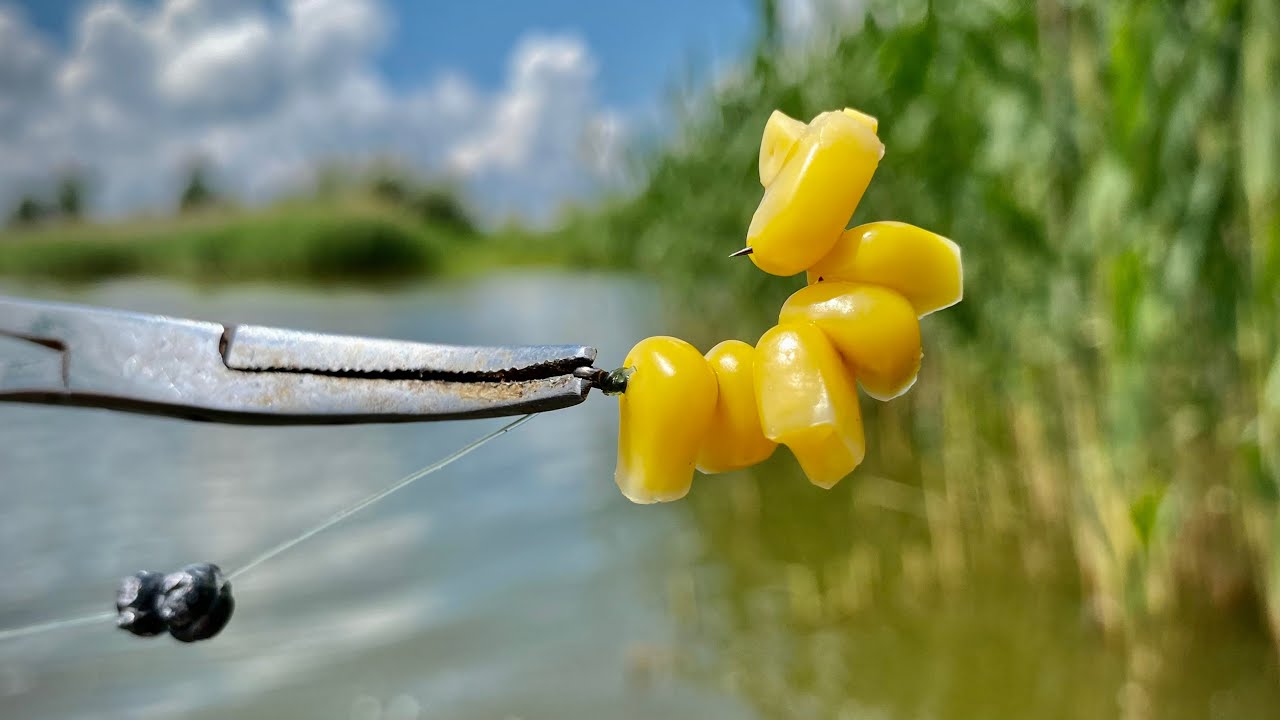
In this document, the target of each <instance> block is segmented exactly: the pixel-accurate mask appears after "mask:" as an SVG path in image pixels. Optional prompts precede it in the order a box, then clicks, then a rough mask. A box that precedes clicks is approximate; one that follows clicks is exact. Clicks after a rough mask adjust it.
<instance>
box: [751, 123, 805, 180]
mask: <svg viewBox="0 0 1280 720" xmlns="http://www.w3.org/2000/svg"><path fill="white" fill-rule="evenodd" d="M808 127H809V126H808V125H805V124H804V123H803V122H802V121H800V120H796V119H795V118H793V117H791V116H789V115H787V114H786V113H784V112H782V111H781V110H774V111H773V114H772V115H770V116H769V121H768V122H766V123H765V125H764V135H763V136H761V138H760V184H761V185H764V186H765V187H768V186H769V183H770V182H773V179H774V178H775V177H777V176H778V171H779V170H781V169H782V165H783V163H785V162H786V160H787V158H788V157H790V156H791V151H792V150H794V149H795V147H796V143H798V142H799V141H800V137H801V136H802V135H804V133H805V131H806V130H807V129H808Z"/></svg>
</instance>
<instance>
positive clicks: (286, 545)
mask: <svg viewBox="0 0 1280 720" xmlns="http://www.w3.org/2000/svg"><path fill="white" fill-rule="evenodd" d="M531 417H533V415H525V416H524V417H521V418H519V419H517V420H514V421H512V422H509V423H507V424H506V425H503V426H502V427H500V428H498V429H497V430H494V431H493V432H491V433H489V434H488V435H485V436H484V437H482V438H480V439H479V440H476V441H474V442H472V443H471V444H469V445H466V446H464V447H462V448H461V449H459V450H458V451H456V452H454V453H453V454H452V455H450V456H448V457H446V458H444V459H442V460H438V461H436V462H434V463H432V464H430V465H428V466H426V467H424V468H422V469H421V470H418V471H417V472H414V473H411V474H409V475H406V476H404V477H403V478H401V479H400V480H398V481H396V482H395V484H393V485H390V486H388V487H387V488H385V489H383V490H379V491H378V492H376V493H374V494H372V495H370V496H369V497H367V498H365V499H363V500H361V501H360V502H358V503H356V504H355V505H351V506H350V507H347V508H344V509H342V510H339V511H338V512H336V513H334V514H333V515H332V516H330V517H329V519H328V520H325V521H324V522H322V523H320V524H319V525H316V526H315V527H313V528H311V529H310V530H307V531H305V532H303V533H302V534H300V535H297V536H295V537H293V538H292V539H289V540H286V541H284V542H282V543H280V544H279V545H277V546H275V547H273V548H271V549H270V550H268V551H266V552H264V553H262V554H261V555H259V556H258V557H256V558H254V559H252V560H250V561H249V562H247V563H245V564H244V565H243V566H241V567H240V569H239V570H236V571H235V572H233V573H231V574H229V575H227V580H234V579H236V578H238V577H240V576H241V575H244V574H245V573H247V572H249V571H250V570H252V569H254V568H256V567H258V566H259V565H261V564H262V563H264V562H266V561H268V560H270V559H271V558H273V557H275V556H277V555H279V554H280V553H282V552H285V551H286V550H289V549H290V548H293V547H296V546H297V545H299V544H300V543H303V542H306V541H307V540H310V539H311V538H313V537H315V536H316V535H319V534H320V533H322V532H324V531H325V530H328V529H329V528H331V527H333V526H334V525H337V524H338V523H340V522H342V521H343V520H346V519H347V518H349V517H351V516H352V515H355V514H356V513H358V512H360V511H361V510H364V509H365V508H367V507H369V506H370V505H373V504H374V503H376V502H379V501H381V500H384V499H386V498H387V497H388V496H390V495H392V494H393V493H395V492H397V491H400V490H403V489H404V488H406V487H409V486H410V485H412V484H413V483H415V482H417V481H418V480H421V479H422V478H424V477H426V476H428V475H430V474H432V473H434V472H437V471H440V470H443V469H445V468H446V467H448V466H450V465H452V464H453V463H454V462H456V461H457V460H460V459H462V458H463V457H465V456H466V455H469V454H470V453H471V452H472V451H474V450H478V449H480V447H481V446H482V445H484V444H485V443H488V442H489V441H490V440H493V439H494V438H496V437H498V436H499V435H501V434H503V433H505V432H508V431H510V430H514V429H516V428H517V427H519V426H520V425H522V424H524V423H525V422H527V421H528V420H529V418H531Z"/></svg>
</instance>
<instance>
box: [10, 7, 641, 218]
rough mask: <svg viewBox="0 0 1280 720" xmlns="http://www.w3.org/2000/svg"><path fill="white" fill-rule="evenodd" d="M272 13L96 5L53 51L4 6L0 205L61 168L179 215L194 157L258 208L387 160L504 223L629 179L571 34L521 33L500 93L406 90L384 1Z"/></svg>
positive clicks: (456, 86)
mask: <svg viewBox="0 0 1280 720" xmlns="http://www.w3.org/2000/svg"><path fill="white" fill-rule="evenodd" d="M274 9H278V10H279V12H268V11H267V9H265V8H264V7H263V4H262V3H261V2H258V1H255V0H165V1H164V2H161V3H159V4H158V5H156V6H153V7H149V8H147V9H143V8H141V7H138V6H134V5H130V4H126V3H125V2H122V1H121V0H96V2H94V3H92V4H91V5H90V6H88V8H87V9H86V11H85V12H84V14H83V15H82V16H80V18H79V19H78V22H77V24H76V27H75V31H74V33H73V37H72V42H71V43H70V47H69V48H68V49H67V50H65V51H61V52H59V51H58V50H55V49H54V47H53V44H52V43H50V42H49V41H47V40H46V39H44V38H42V37H41V36H40V34H39V33H38V32H37V31H36V30H35V29H34V28H33V27H31V26H30V24H29V23H28V22H27V21H26V20H25V18H24V17H23V16H22V15H20V14H19V12H18V11H17V10H14V9H9V8H6V6H4V5H0V157H3V158H4V159H5V162H4V163H2V164H0V206H3V205H11V204H12V203H13V202H14V201H15V200H16V198H17V197H18V196H19V194H21V193H22V192H24V191H28V190H30V189H32V188H33V187H37V186H38V185H39V184H40V183H47V182H48V180H49V179H50V178H51V177H52V176H53V175H54V174H55V173H56V172H57V171H58V170H59V169H60V168H64V167H68V166H75V167H81V168H84V169H86V170H88V171H89V172H91V173H92V176H93V178H94V179H95V195H94V200H95V205H96V206H97V207H98V209H100V210H101V211H102V212H104V213H106V214H110V215H118V214H124V213H130V212H135V211H140V210H163V209H167V208H169V207H171V206H172V204H173V201H174V196H175V194H176V193H177V189H178V187H179V185H180V183H181V173H182V172H183V169H184V167H185V164H186V163H187V162H188V161H189V160H190V159H191V158H193V157H196V156H201V157H205V158H208V159H209V161H210V162H212V163H213V164H214V166H215V167H216V168H217V172H218V177H219V178H220V179H221V181H222V183H223V185H224V187H225V188H227V189H228V190H229V191H231V192H232V193H233V194H235V195H237V196H239V197H240V198H242V199H244V200H246V201H250V202H253V201H262V200H267V199H270V198H271V197H272V196H274V195H276V194H279V193H280V192H283V191H287V190H290V189H293V188H296V187H298V186H300V185H302V184H304V183H305V182H307V181H308V179H309V178H310V177H311V174H312V173H313V171H314V170H315V168H316V167H317V165H318V164H320V163H323V162H328V161H333V160H345V161H354V162H359V161H362V160H372V159H374V158H378V157H391V158H395V159H397V160H398V161H400V162H402V163H404V164H406V165H408V166H410V167H413V168H416V169H419V170H421V171H424V172H428V173H435V174H448V175H450V176H451V177H453V178H454V179H457V180H459V181H461V182H462V183H463V184H464V186H468V187H469V188H470V189H471V190H472V195H473V199H474V200H475V201H476V202H477V204H478V205H479V206H480V207H481V208H483V209H486V210H488V211H490V212H491V213H494V214H495V215H507V214H512V213H516V214H521V215H524V216H525V217H530V218H532V219H535V220H537V219H542V218H545V217H547V215H548V214H549V213H550V212H552V211H554V209H555V208H556V207H557V205H558V204H559V203H561V202H563V201H564V200H566V199H570V198H575V197H581V196H583V195H584V194H585V193H588V192H590V191H591V190H592V189H593V188H595V187H599V186H600V185H601V183H602V182H604V181H610V180H614V179H616V178H617V177H618V175H619V151H618V148H619V145H620V143H621V136H622V132H623V129H622V125H621V122H620V120H619V116H618V115H617V113H615V112H612V111H610V110H608V109H606V108H602V107H601V106H600V105H599V103H598V101H597V99H596V97H595V95H594V82H595V71H596V68H595V64H594V62H593V60H592V57H591V54H590V52H589V50H588V48H587V47H586V46H585V45H584V44H583V43H582V41H581V40H579V39H577V38H574V37H565V36H530V37H527V38H525V39H524V40H522V41H521V42H520V43H519V44H518V45H517V47H516V48H514V49H513V51H512V57H511V62H510V67H509V70H508V75H507V78H506V81H505V84H504V86H503V87H501V88H500V89H498V90H497V91H495V92H485V91H482V90H481V89H478V88H476V87H475V86H473V85H472V84H471V83H470V82H469V81H468V80H467V79H466V78H465V77H464V76H462V75H459V74H456V73H455V74H446V75H443V76H441V77H439V78H436V79H435V80H433V81H432V82H430V83H427V84H425V85H423V86H421V87H417V88H413V89H410V90H407V91H398V90H395V89H393V88H391V87H390V86H389V85H388V84H387V82H386V81H385V79H384V78H383V77H382V76H381V74H380V72H379V70H378V68H377V66H376V63H375V58H376V54H377V53H378V51H379V50H380V49H381V48H382V46H383V44H384V43H385V41H386V38H387V34H388V30H389V27H390V18H389V17H388V16H387V14H386V13H385V11H384V8H383V6H382V5H381V4H380V3H379V2H378V1H377V0H283V3H282V4H281V5H279V6H277V8H273V10H274Z"/></svg>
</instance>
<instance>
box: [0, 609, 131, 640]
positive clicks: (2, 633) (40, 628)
mask: <svg viewBox="0 0 1280 720" xmlns="http://www.w3.org/2000/svg"><path fill="white" fill-rule="evenodd" d="M115 616H116V614H115V613H113V612H100V613H94V614H92V615H81V616H80V617H73V618H63V619H62V620H50V621H49V622H42V623H36V624H35V625H26V626H24V627H16V628H12V629H10V630H0V642H4V641H5V640H16V639H17V638H20V637H27V636H28V635H39V634H40V633H46V632H52V631H54V630H62V629H64V628H73V627H80V626H81V625H93V624H95V623H100V622H104V621H106V620H110V619H111V618H113V617H115Z"/></svg>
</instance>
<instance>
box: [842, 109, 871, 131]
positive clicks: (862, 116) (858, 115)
mask: <svg viewBox="0 0 1280 720" xmlns="http://www.w3.org/2000/svg"><path fill="white" fill-rule="evenodd" d="M843 112H844V114H845V115H848V116H849V117H851V118H853V119H854V120H857V121H858V122H860V123H862V124H863V125H866V126H867V127H869V128H871V132H873V133H878V132H880V121H879V120H877V119H875V118H874V117H872V116H870V115H868V114H866V113H864V112H862V111H861V110H854V109H853V108H845V109H844V110H843Z"/></svg>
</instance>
